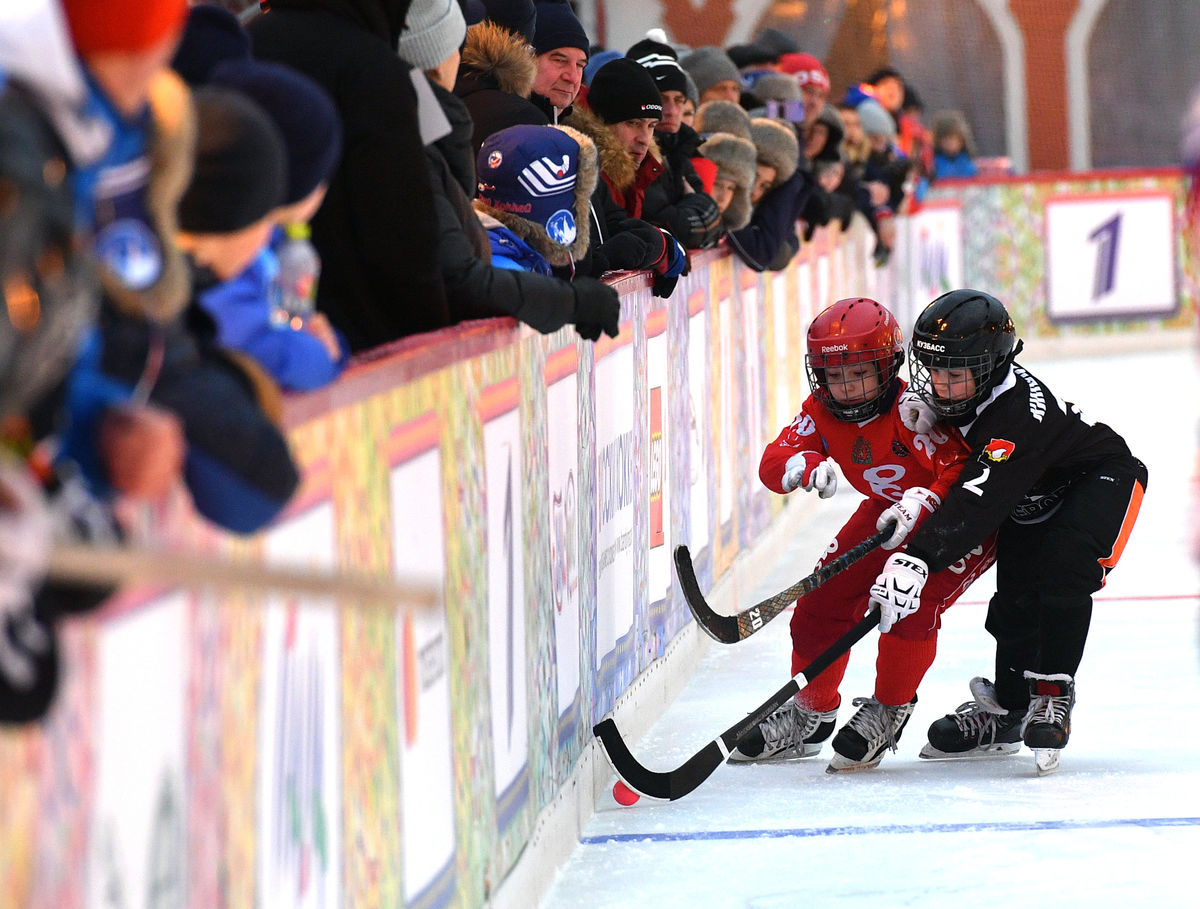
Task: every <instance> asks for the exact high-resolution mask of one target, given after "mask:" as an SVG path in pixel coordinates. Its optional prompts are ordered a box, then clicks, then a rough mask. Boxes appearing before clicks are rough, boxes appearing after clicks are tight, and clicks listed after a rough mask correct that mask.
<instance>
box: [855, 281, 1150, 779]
mask: <svg viewBox="0 0 1200 909" xmlns="http://www.w3.org/2000/svg"><path fill="white" fill-rule="evenodd" d="M1020 350H1021V344H1020V342H1019V341H1017V340H1016V332H1015V329H1014V326H1013V321H1012V319H1011V318H1010V317H1009V314H1008V312H1007V310H1005V308H1004V306H1003V304H1001V302H1000V301H999V300H997V299H996V298H995V297H993V296H991V295H990V294H987V293H983V292H981V291H978V290H954V291H951V292H950V293H947V294H943V295H942V296H940V297H938V298H937V299H936V300H934V301H933V302H932V303H930V304H929V305H928V306H927V307H925V310H924V311H923V312H922V313H921V315H920V316H919V317H918V318H917V322H916V325H915V327H914V328H913V339H912V361H911V364H910V368H911V370H912V379H913V391H914V392H916V393H919V394H920V396H921V397H922V398H923V399H924V400H925V401H927V402H928V403H929V405H930V406H931V407H932V409H933V411H934V413H935V414H936V415H937V416H938V417H939V418H940V419H941V420H942V421H944V422H945V423H946V424H949V425H952V426H956V427H959V428H960V429H961V431H962V433H963V437H964V438H965V440H966V444H967V445H969V446H970V448H971V455H970V458H969V459H968V460H967V462H966V465H965V466H964V467H963V469H962V471H961V473H959V475H958V479H957V480H956V481H955V483H954V485H953V486H952V487H951V488H950V489H948V490H946V492H945V495H944V496H943V503H942V506H941V507H940V508H939V509H938V510H937V512H936V513H935V514H934V515H931V516H930V518H929V519H928V520H927V521H926V522H924V523H923V524H922V525H921V527H919V528H918V529H916V530H915V531H914V532H913V533H912V534H911V536H909V538H908V546H907V549H906V551H905V552H904V553H903V554H897V555H893V556H892V557H891V558H889V559H888V561H887V564H886V566H885V567H884V570H883V572H882V573H881V574H880V576H879V577H878V578H877V580H876V583H875V585H874V586H872V587H871V588H870V599H871V602H872V603H878V604H879V605H880V607H881V609H882V611H883V614H884V616H885V620H887V621H888V622H889V624H890V623H892V622H895V623H896V624H895V627H894V629H893V631H892V634H893V635H894V634H896V633H897V632H899V631H900V630H902V629H903V628H904V626H905V624H906V623H907V622H909V621H910V618H906V616H914V615H915V616H917V617H919V616H920V615H921V614H922V613H924V612H925V609H926V608H928V606H929V605H930V604H936V603H937V602H939V601H940V596H941V594H940V591H934V592H933V596H932V597H931V596H930V594H929V588H930V585H931V584H932V583H933V579H935V578H937V577H938V574H939V573H942V572H943V570H944V569H945V568H946V566H948V565H952V564H955V562H956V560H957V559H961V558H962V556H963V553H965V552H969V551H970V549H971V547H973V546H977V545H979V543H980V541H983V540H987V539H990V538H992V537H995V539H996V542H997V556H996V594H995V596H993V597H992V600H991V603H990V604H989V606H988V615H987V625H986V627H987V630H988V632H989V633H990V634H991V635H992V637H994V638H995V639H996V666H995V670H996V682H995V685H994V686H993V685H992V683H991V682H989V681H987V680H986V679H983V678H976V679H974V680H972V682H971V692H972V694H973V695H974V698H973V700H970V701H968V702H967V703H965V704H963V705H962V706H961V707H959V708H958V710H957V711H956V712H955V713H953V714H949V715H947V716H945V717H943V718H942V719H940V720H937V721H936V722H935V723H934V724H933V725H932V726H930V727H929V744H928V745H927V746H925V748H924V749H923V751H922V756H923V757H935V758H957V757H971V756H975V755H977V754H979V753H981V751H986V750H987V746H988V744H989V743H1013V745H1014V747H1016V748H1019V747H1020V742H1021V741H1022V740H1024V743H1025V744H1026V745H1027V746H1028V747H1030V748H1032V749H1034V752H1035V754H1036V757H1037V765H1038V770H1039V772H1046V771H1049V770H1053V769H1054V768H1056V767H1057V766H1058V753H1059V751H1061V749H1062V748H1063V747H1064V746H1065V745H1066V744H1067V739H1068V738H1069V736H1070V733H1071V708H1072V707H1073V706H1074V703H1075V672H1076V670H1077V669H1078V668H1079V663H1080V660H1081V659H1082V658H1083V647H1084V642H1085V641H1086V640H1087V633H1088V626H1089V624H1090V622H1091V615H1092V594H1093V593H1095V592H1096V591H1097V590H1099V589H1100V588H1101V587H1102V586H1103V585H1104V582H1105V579H1106V578H1107V576H1108V572H1109V571H1110V570H1111V569H1112V568H1113V566H1115V565H1116V564H1117V560H1118V559H1119V558H1120V557H1121V553H1122V551H1123V550H1124V548H1125V543H1126V541H1127V540H1128V538H1129V533H1130V531H1131V530H1132V529H1133V524H1134V521H1135V520H1136V519H1137V514H1138V509H1139V507H1140V506H1141V502H1142V496H1143V494H1144V492H1145V488H1146V479H1147V473H1146V466H1145V465H1144V464H1143V463H1142V462H1141V461H1139V460H1138V459H1137V458H1135V457H1134V456H1133V455H1132V454H1131V453H1130V451H1129V446H1128V445H1126V444H1125V440H1124V439H1122V438H1121V436H1119V435H1118V434H1117V433H1116V432H1114V431H1113V430H1112V429H1110V428H1109V427H1108V426H1105V425H1104V424H1103V423H1090V422H1088V421H1087V420H1086V419H1084V417H1083V416H1082V415H1081V414H1080V412H1079V409H1078V408H1077V407H1076V406H1075V405H1074V404H1071V403H1069V402H1065V401H1063V400H1061V399H1060V398H1058V397H1056V396H1055V395H1054V393H1053V392H1052V391H1051V390H1050V389H1049V388H1047V387H1046V385H1045V384H1043V383H1042V382H1041V381H1040V380H1039V379H1037V378H1036V377H1035V376H1033V375H1032V374H1030V373H1029V372H1028V371H1027V370H1025V368H1024V367H1022V366H1021V365H1020V364H1019V363H1016V362H1014V359H1013V358H1014V357H1016V355H1017V354H1018V353H1019V352H1020ZM910 410H911V408H910ZM926 578H929V581H928V582H926V580H925V579H926ZM860 593H861V591H860ZM918 621H919V622H920V621H921V619H920V618H918ZM922 624H923V622H922ZM890 636H891V635H889V637H890Z"/></svg>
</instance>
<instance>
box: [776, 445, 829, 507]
mask: <svg viewBox="0 0 1200 909" xmlns="http://www.w3.org/2000/svg"><path fill="white" fill-rule="evenodd" d="M797 488H800V489H804V490H805V491H806V492H812V491H813V490H816V492H817V495H819V496H820V497H821V498H822V499H828V498H829V497H830V496H831V495H833V494H834V493H835V492H837V471H836V470H834V469H833V462H832V461H831V460H829V459H828V458H822V457H821V456H820V455H819V454H817V453H816V452H815V451H802V452H800V453H799V454H794V455H792V456H791V457H790V458H788V460H787V463H786V464H785V465H784V466H783V491H784V492H791V491H792V490H793V489H797Z"/></svg>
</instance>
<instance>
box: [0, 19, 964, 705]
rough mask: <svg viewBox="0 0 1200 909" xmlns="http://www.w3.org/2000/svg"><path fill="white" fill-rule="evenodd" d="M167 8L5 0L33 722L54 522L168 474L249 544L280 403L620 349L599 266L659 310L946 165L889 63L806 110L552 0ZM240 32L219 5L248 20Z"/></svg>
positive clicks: (9, 396) (910, 189) (19, 455)
mask: <svg viewBox="0 0 1200 909" xmlns="http://www.w3.org/2000/svg"><path fill="white" fill-rule="evenodd" d="M261 6H262V7H263V9H262V11H261V12H259V13H257V14H255V15H253V16H251V17H249V21H247V22H245V23H244V24H243V22H242V21H240V20H239V18H238V17H236V16H234V15H233V14H232V13H230V12H228V11H226V10H225V9H224V8H222V7H220V6H217V5H210V4H206V3H194V4H191V5H189V4H188V3H187V2H185V0H138V2H134V0H106V2H104V3H97V2H93V0H26V2H22V3H16V4H5V5H4V9H3V10H0V35H2V37H3V40H0V199H2V200H3V202H4V204H3V205H0V279H2V283H0V292H2V294H3V298H4V303H5V307H6V310H7V316H8V318H7V320H0V322H2V323H3V324H2V326H0V333H2V335H3V337H2V341H0V344H2V346H0V355H2V356H3V360H2V361H0V366H2V368H3V370H4V385H3V414H0V416H2V417H3V421H2V423H0V427H2V430H0V431H2V433H3V440H4V450H5V452H6V455H5V457H4V459H3V461H0V561H2V562H3V572H2V574H3V577H2V578H0V721H25V720H29V719H33V718H36V717H37V716H40V715H41V714H42V713H43V712H44V711H45V709H46V708H47V706H48V704H49V702H50V699H51V697H52V695H53V691H54V688H55V684H56V679H57V671H58V670H57V655H56V654H57V651H56V647H55V638H54V628H55V623H56V621H57V620H58V619H59V617H61V616H62V615H64V614H68V613H72V612H78V611H81V610H86V609H89V608H92V607H93V606H94V605H96V604H97V603H99V602H101V601H102V600H103V599H104V598H105V597H106V596H107V594H108V593H109V591H108V590H107V589H103V588H101V587H86V586H83V585H65V584H60V583H57V582H52V583H47V582H46V581H45V578H46V567H47V559H48V553H49V552H50V550H51V549H52V548H53V546H54V545H56V544H58V543H64V542H118V541H120V540H121V538H122V536H123V529H122V526H121V524H120V522H119V521H118V520H117V518H116V517H115V514H116V511H115V510H114V507H113V506H114V503H115V502H117V501H118V500H120V499H132V500H135V501H142V502H151V503H154V502H158V501H161V500H162V499H163V498H164V497H165V496H166V495H167V493H168V492H169V491H171V490H173V489H178V488H179V487H180V486H182V487H183V488H185V489H186V490H187V492H188V494H189V495H190V497H191V500H192V502H193V504H194V506H195V509H196V511H197V512H198V513H199V514H200V515H201V516H202V517H203V518H205V519H206V520H208V521H210V522H211V523H212V524H214V525H215V526H217V527H219V528H221V529H224V530H228V531H232V532H235V533H242V534H246V533H253V532H255V531H257V530H259V529H260V528H263V527H265V526H266V525H267V524H269V523H270V521H272V520H273V519H274V518H275V517H276V516H277V515H278V514H279V513H280V511H281V510H282V509H283V508H284V506H285V505H286V504H287V502H288V501H289V500H290V498H291V497H292V495H293V493H294V492H295V490H296V487H297V485H298V482H299V475H298V471H297V468H296V465H295V464H294V462H293V460H292V457H291V454H290V452H289V449H288V445H287V441H286V438H285V436H284V434H283V432H282V430H281V428H280V422H279V419H280V405H281V395H282V394H283V393H287V392H299V391H307V390H311V389H314V388H318V387H320V386H322V385H324V384H326V383H328V382H330V381H332V380H333V379H335V378H336V377H337V376H338V375H339V374H340V372H341V371H342V370H343V369H344V368H345V366H346V364H347V362H348V360H349V359H350V357H351V356H352V355H354V354H356V353H359V352H363V351H367V350H371V349H373V348H377V347H379V346H380V345H384V344H387V343H389V342H392V341H395V340H397V339H400V338H404V337H408V336H412V335H418V334H421V333H424V332H430V331H436V330H438V329H441V328H445V327H448V326H452V325H456V324H459V323H462V322H464V321H468V320H474V319H483V318H494V317H498V316H508V317H512V318H515V319H516V320H518V321H520V322H523V323H525V324H526V325H529V326H531V327H532V328H534V329H536V330H537V331H539V332H543V333H549V332H554V331H557V330H559V329H560V328H562V327H564V326H566V325H572V326H574V329H575V331H576V332H577V333H578V334H579V336H580V337H582V338H583V339H586V340H593V341H594V340H598V339H599V338H600V337H601V335H603V334H607V335H609V336H614V337H615V336H616V335H617V334H618V330H619V329H618V325H619V321H620V302H619V299H618V297H617V294H616V292H615V291H614V290H613V288H612V287H611V286H610V285H609V284H608V283H606V282H605V281H604V280H603V278H604V276H605V275H607V274H609V273H612V272H627V271H644V272H647V273H648V274H649V275H650V277H651V282H652V288H653V293H654V294H655V295H657V296H659V297H669V296H670V295H671V294H672V293H673V292H674V290H675V287H676V284H677V282H678V279H679V278H680V277H681V276H683V275H686V274H687V273H688V270H689V268H690V265H691V254H692V252H693V251H695V250H702V249H709V248H714V247H717V246H722V245H723V246H727V247H728V248H729V249H730V250H731V251H732V253H733V254H735V255H737V256H738V257H739V258H740V259H741V260H742V261H744V262H745V263H746V264H747V265H748V266H749V267H750V268H752V269H755V270H757V271H764V270H777V269H781V268H784V267H786V265H787V263H788V262H789V261H790V260H791V259H792V257H793V256H794V255H795V254H796V253H797V251H798V250H799V249H800V247H801V245H802V244H803V243H804V242H806V241H807V240H808V239H810V238H811V236H812V233H813V231H814V230H816V229H817V228H818V227H821V226H825V225H832V226H833V228H834V229H837V228H838V227H839V226H840V227H842V228H845V227H847V226H848V225H849V223H850V221H851V219H852V218H853V217H855V215H856V213H857V214H858V215H859V216H861V217H863V218H865V219H866V220H867V222H868V223H869V224H870V225H871V227H872V229H873V230H874V232H875V235H876V237H877V245H876V254H875V255H876V261H877V262H879V263H881V264H882V263H884V262H886V261H887V257H888V255H889V254H890V252H891V250H892V248H893V244H894V227H893V217H894V216H895V215H896V214H898V213H901V212H904V211H907V210H909V209H911V207H912V206H913V205H914V204H916V203H917V202H918V201H919V199H920V197H921V194H922V193H923V190H924V187H925V186H927V184H928V182H929V181H930V180H931V179H933V178H934V177H935V176H936V175H938V174H944V175H946V176H959V177H961V176H970V175H972V174H973V173H974V170H973V165H972V161H971V155H972V153H973V142H972V137H971V131H970V128H969V126H968V124H967V123H966V122H965V120H964V119H963V117H962V116H961V114H958V113H957V112H953V111H951V112H945V113H942V114H938V115H937V116H936V117H935V118H934V128H933V129H932V130H929V129H927V128H926V127H925V126H924V125H923V122H922V111H921V105H920V102H919V99H918V98H917V96H916V93H915V91H913V89H912V87H911V86H909V85H907V84H906V83H905V81H904V79H903V78H902V76H901V75H900V74H899V73H898V72H896V71H895V70H893V69H883V70H879V71H878V72H875V73H872V74H869V75H868V76H867V77H866V78H864V79H863V80H862V81H861V82H859V83H857V84H855V85H853V86H851V87H850V88H849V89H848V90H847V91H846V93H845V95H844V97H843V98H842V99H841V100H839V101H831V100H830V97H831V84H830V79H829V75H828V73H827V71H826V69H825V67H824V66H823V65H822V63H821V61H820V60H819V59H818V58H817V57H816V56H814V55H812V54H811V53H808V52H806V51H805V49H804V48H803V47H801V46H800V45H799V44H797V42H796V41H795V40H794V39H793V38H792V37H790V36H788V35H785V34H783V33H781V32H778V31H775V30H771V29H768V30H766V31H765V32H763V33H762V34H761V35H760V36H759V37H758V38H757V39H756V41H755V42H754V43H752V44H745V45H738V46H733V47H729V48H720V47H715V46H706V47H695V48H690V47H685V46H683V45H680V44H678V43H673V42H672V41H671V40H670V39H669V37H668V36H667V35H666V34H665V33H664V32H663V31H662V30H661V29H652V30H650V31H648V32H647V33H646V34H645V37H644V38H642V39H641V40H639V41H638V42H636V43H635V44H633V45H632V46H631V47H629V48H627V49H623V50H622V49H615V48H602V47H597V46H595V45H594V44H593V42H592V41H591V39H590V37H589V35H588V34H587V33H586V31H585V29H584V27H583V25H582V24H581V22H580V20H579V19H578V18H577V16H576V15H575V13H574V11H573V10H572V8H571V6H570V5H569V4H568V3H566V2H564V0H536V2H535V0H271V2H270V3H263V4H261ZM243 18H245V17H243Z"/></svg>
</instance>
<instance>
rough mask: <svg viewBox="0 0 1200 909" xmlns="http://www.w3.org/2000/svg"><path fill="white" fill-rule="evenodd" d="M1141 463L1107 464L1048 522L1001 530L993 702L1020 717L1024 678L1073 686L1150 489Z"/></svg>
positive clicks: (992, 615) (992, 623) (1078, 483)
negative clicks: (1101, 601)
mask: <svg viewBox="0 0 1200 909" xmlns="http://www.w3.org/2000/svg"><path fill="white" fill-rule="evenodd" d="M1146 481H1147V473H1146V466H1145V465H1144V464H1143V463H1142V462H1141V461H1139V460H1138V459H1137V458H1134V457H1128V458H1119V459H1113V460H1111V461H1108V462H1106V463H1105V464H1103V465H1101V466H1099V467H1097V468H1096V469H1093V470H1091V471H1089V472H1088V473H1086V474H1084V475H1083V476H1081V477H1079V478H1078V479H1077V480H1075V482H1073V483H1072V484H1071V486H1070V488H1069V489H1068V490H1067V492H1066V494H1065V496H1064V497H1063V501H1062V504H1061V505H1060V506H1059V507H1058V509H1057V510H1056V511H1055V512H1054V513H1053V514H1051V515H1050V517H1048V518H1046V519H1045V520H1043V521H1041V522H1040V523H1036V524H1018V523H1017V522H1015V521H1013V520H1012V519H1009V520H1007V521H1005V522H1004V524H1003V525H1002V526H1001V528H1000V532H999V535H998V539H997V544H998V548H997V555H996V594H995V596H993V597H992V600H991V603H990V604H989V605H988V615H987V625H986V627H987V630H988V632H989V633H990V634H991V635H992V637H994V638H995V639H996V696H997V700H998V701H999V702H1000V704H1001V706H1003V707H1007V708H1008V709H1010V710H1020V711H1023V710H1024V709H1025V707H1026V705H1027V704H1028V703H1029V682H1028V681H1027V680H1026V679H1025V678H1024V673H1025V670H1027V669H1028V670H1032V671H1033V672H1038V673H1042V674H1046V675H1050V674H1054V673H1066V674H1067V675H1069V676H1071V677H1072V678H1074V676H1075V671H1076V670H1077V669H1078V668H1079V663H1080V660H1082V659H1083V646H1084V642H1085V641H1086V640H1087V634H1088V626H1089V625H1090V624H1091V619H1092V594H1093V593H1095V592H1096V591H1097V590H1099V589H1100V588H1101V587H1103V586H1104V581H1105V579H1106V577H1107V575H1108V572H1109V571H1110V570H1111V569H1112V567H1113V566H1114V565H1116V564H1117V560H1118V559H1119V558H1120V557H1121V553H1122V551H1123V550H1124V548H1125V543H1126V541H1127V540H1128V538H1129V532H1130V531H1131V530H1132V529H1133V524H1134V521H1135V520H1137V514H1138V509H1139V507H1140V506H1141V503H1142V495H1143V493H1144V492H1145V489H1146Z"/></svg>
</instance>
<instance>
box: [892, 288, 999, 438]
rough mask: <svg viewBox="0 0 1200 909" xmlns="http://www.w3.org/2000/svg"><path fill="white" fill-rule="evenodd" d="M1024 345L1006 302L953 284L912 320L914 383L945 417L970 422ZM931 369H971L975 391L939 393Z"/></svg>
mask: <svg viewBox="0 0 1200 909" xmlns="http://www.w3.org/2000/svg"><path fill="white" fill-rule="evenodd" d="M1014 345H1015V349H1014ZM1020 349H1021V346H1020V342H1018V341H1017V335H1016V329H1015V328H1014V326H1013V320H1012V317H1011V316H1009V314H1008V310H1006V309H1005V308H1004V304H1003V303H1001V302H1000V301H999V300H997V299H996V298H995V297H993V296H992V295H991V294H987V293H984V292H983V291H981V290H970V289H964V290H952V291H950V292H949V293H945V294H942V295H941V296H940V297H938V298H937V299H936V300H934V301H933V302H932V303H930V304H929V305H928V306H926V307H925V309H924V311H923V312H922V313H921V315H919V316H918V317H917V324H916V325H914V326H913V333H912V343H911V345H910V350H911V351H912V357H911V359H910V360H909V371H910V374H911V376H912V386H913V389H914V390H915V391H917V392H918V393H919V394H920V395H921V396H922V397H924V398H925V399H926V400H927V401H929V403H930V404H932V405H933V407H934V409H935V410H936V411H937V412H938V414H939V415H940V416H941V417H942V419H944V420H946V422H948V423H951V424H955V423H957V424H962V423H968V422H970V421H971V420H973V419H974V418H975V409H976V408H977V407H978V406H979V404H980V403H981V402H982V401H984V400H986V399H987V397H988V395H990V394H991V392H992V389H993V388H994V387H995V386H996V385H997V384H998V383H999V382H1000V381H1001V380H1003V379H1004V377H1005V376H1006V375H1007V374H1008V365H1009V363H1011V362H1012V358H1013V357H1015V356H1016V355H1017V353H1018V352H1019V351H1020ZM930 369H969V370H970V371H971V377H972V378H973V379H974V382H975V391H974V393H973V394H971V395H970V396H968V397H966V398H964V399H962V400H949V399H947V398H941V397H938V395H937V394H936V393H935V391H934V384H933V377H932V375H931V374H930Z"/></svg>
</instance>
